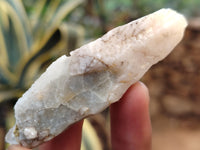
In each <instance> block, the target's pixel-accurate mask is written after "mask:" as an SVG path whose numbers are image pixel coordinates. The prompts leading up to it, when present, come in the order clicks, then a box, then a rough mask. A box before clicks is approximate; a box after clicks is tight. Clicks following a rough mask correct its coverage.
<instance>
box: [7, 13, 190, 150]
mask: <svg viewBox="0 0 200 150" xmlns="http://www.w3.org/2000/svg"><path fill="white" fill-rule="evenodd" d="M186 26H187V22H186V19H185V18H184V16H182V15H181V14H179V13H177V12H176V11H173V10H171V9H161V10H159V11H157V12H155V13H152V14H150V15H147V16H145V17H142V18H140V19H138V20H136V21H133V22H130V23H128V24H126V25H123V26H120V27H117V28H115V29H113V30H111V31H109V32H108V33H107V34H105V35H104V36H102V37H101V38H99V39H97V40H95V41H93V42H91V43H88V44H86V45H84V46H82V47H80V48H78V49H76V50H75V51H73V52H71V54H70V55H71V56H69V57H67V56H65V55H64V56H61V57H60V58H58V59H57V60H56V61H55V62H53V63H52V64H51V65H50V66H49V67H48V68H47V70H46V72H44V73H43V74H42V75H41V76H40V77H39V79H37V80H36V81H35V83H34V84H33V85H32V86H31V87H30V89H29V90H28V91H27V92H25V93H24V94H23V96H22V97H21V98H20V99H19V100H18V101H17V103H16V105H15V107H14V109H15V118H16V123H15V125H14V127H13V128H12V129H10V131H9V133H8V134H7V136H6V141H7V142H8V143H10V144H20V145H22V146H24V147H28V148H33V147H37V146H38V145H39V144H42V143H43V142H46V141H48V140H50V139H52V138H53V137H55V136H57V135H58V134H60V133H61V132H62V131H63V130H65V129H66V128H67V127H69V125H71V124H73V123H75V122H77V121H79V120H81V119H83V118H85V117H87V116H89V115H92V114H96V113H98V112H101V111H102V110H104V109H105V108H106V107H108V106H109V105H110V104H112V103H114V102H116V101H118V100H119V99H120V98H121V97H122V95H123V94H124V93H125V91H126V90H127V89H128V88H129V86H130V85H131V84H133V83H135V82H137V81H138V80H139V79H140V78H141V77H142V76H143V75H144V73H145V72H146V71H147V70H148V69H149V68H150V67H151V66H152V65H153V64H155V63H157V62H158V61H160V60H162V59H163V58H164V57H166V56H167V55H168V54H169V53H170V52H171V50H172V49H173V48H174V47H175V46H176V45H177V44H178V43H179V42H180V41H181V39H182V37H183V34H184V30H185V27H186Z"/></svg>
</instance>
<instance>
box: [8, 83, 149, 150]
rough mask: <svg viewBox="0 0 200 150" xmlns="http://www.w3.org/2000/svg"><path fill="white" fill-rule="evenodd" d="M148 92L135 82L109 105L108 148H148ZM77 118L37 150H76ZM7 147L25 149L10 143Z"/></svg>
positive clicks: (12, 149) (77, 135)
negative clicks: (109, 135) (110, 145)
mask: <svg viewBox="0 0 200 150" xmlns="http://www.w3.org/2000/svg"><path fill="white" fill-rule="evenodd" d="M148 107H149V94H148V89H147V88H146V86H145V85H144V84H143V83H141V82H138V83H136V84H134V85H132V86H131V87H130V88H129V89H128V90H127V92H126V93H125V94H124V96H123V97H122V98H121V100H120V101H118V102H116V103H114V104H112V105H111V106H110V114H111V144H112V150H122V149H124V150H150V149H151V123H150V117H149V109H148ZM82 124H83V121H80V122H78V123H76V124H74V125H73V126H71V127H70V128H69V129H67V130H66V131H64V132H63V133H62V134H60V135H59V136H57V137H56V138H54V139H53V140H51V141H49V142H47V143H45V144H43V145H42V146H40V150H57V149H59V150H79V149H80V144H81V130H82ZM8 150H29V149H26V148H22V147H20V146H16V145H15V146H14V145H13V146H10V147H9V149H8Z"/></svg>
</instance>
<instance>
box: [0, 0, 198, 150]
mask: <svg viewBox="0 0 200 150" xmlns="http://www.w3.org/2000/svg"><path fill="white" fill-rule="evenodd" d="M163 7H165V8H166V7H167V8H173V9H175V10H177V11H179V12H181V13H183V14H184V15H185V16H186V17H187V19H188V22H189V26H188V28H187V30H186V32H185V36H184V39H183V40H182V42H181V43H180V44H179V45H178V46H177V47H176V48H175V50H174V51H173V52H172V53H171V54H170V55H169V56H168V57H167V58H166V59H165V60H164V61H162V62H160V63H159V64H156V65H155V66H153V67H152V69H151V70H150V71H148V72H147V73H146V74H145V76H144V77H143V79H142V81H143V82H144V83H145V84H146V85H147V86H148V87H149V90H150V96H151V102H150V113H151V120H152V127H153V140H152V146H153V148H152V149H153V150H160V149H162V150H177V149H182V150H200V109H199V107H200V9H199V8H200V1H199V0H190V1H186V0H140V1H138V0H118V1H116V0H56V1H55V0H0V150H4V149H5V147H6V144H5V141H4V136H5V134H6V132H7V130H8V129H9V128H10V127H11V126H12V125H13V124H14V117H13V106H14V104H15V103H16V101H17V99H18V98H19V97H20V96H21V95H22V94H23V93H24V92H25V91H26V90H27V89H28V88H29V87H30V85H31V84H32V83H33V82H34V81H35V79H36V78H38V76H39V75H40V74H41V73H42V72H44V71H45V69H46V68H47V66H48V65H49V64H50V63H51V62H52V61H54V60H55V59H56V58H58V57H59V56H61V55H63V54H67V55H69V52H70V51H71V50H74V49H75V48H78V47H80V46H81V45H83V44H84V43H87V42H89V41H91V40H94V39H96V38H98V37H100V36H102V35H103V34H105V33H106V32H107V31H109V30H110V29H112V28H114V27H117V26H119V25H123V24H125V23H128V22H130V21H132V20H134V19H137V18H139V17H142V16H144V15H147V14H149V13H152V12H154V11H156V10H158V9H161V8H163ZM108 114H109V113H108V110H105V111H104V112H103V113H101V114H98V115H95V116H92V117H90V118H89V119H87V120H86V121H85V124H84V129H83V140H82V150H94V149H95V150H109V149H110V142H109V139H110V135H109V115H108Z"/></svg>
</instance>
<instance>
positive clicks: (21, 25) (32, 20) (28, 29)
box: [0, 0, 83, 103]
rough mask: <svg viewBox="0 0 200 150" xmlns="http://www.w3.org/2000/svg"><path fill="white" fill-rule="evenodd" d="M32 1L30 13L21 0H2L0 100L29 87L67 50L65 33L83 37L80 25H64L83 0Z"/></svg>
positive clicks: (0, 15) (16, 95) (0, 3)
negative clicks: (43, 69) (45, 66)
mask: <svg viewBox="0 0 200 150" xmlns="http://www.w3.org/2000/svg"><path fill="white" fill-rule="evenodd" d="M29 2H31V4H32V6H34V7H33V8H29V12H28V13H27V12H26V9H25V8H27V7H28V6H26V5H23V3H22V1H20V0H0V103H1V102H2V101H4V100H7V99H10V98H11V97H18V96H19V95H20V94H19V92H17V91H21V90H22V91H24V90H26V89H27V87H29V86H30V84H31V83H32V82H33V81H34V80H35V78H36V77H37V76H38V75H39V74H40V73H41V70H42V69H41V68H42V66H44V64H47V62H48V63H50V62H52V61H53V60H54V59H55V58H56V57H58V56H60V55H62V54H64V53H66V51H67V50H66V49H67V48H68V45H69V44H67V43H68V41H69V39H66V37H68V38H70V36H67V35H66V34H68V33H66V32H69V31H71V30H72V31H73V33H74V34H75V35H74V36H75V37H74V36H73V38H75V39H80V38H81V37H82V36H83V32H80V31H82V28H81V27H80V26H73V28H72V27H68V25H61V24H62V20H63V19H64V17H66V16H67V15H68V14H69V13H70V12H71V11H72V10H73V9H74V8H75V7H77V6H78V5H79V4H81V3H82V2H83V1H82V0H70V1H64V0H57V1H54V0H48V1H47V0H34V1H33V0H32V1H29ZM24 6H25V7H24ZM37 6H38V7H37ZM30 10H31V11H30ZM64 32H65V33H64ZM69 33H70V32H69ZM76 41H77V42H76V43H74V47H76V46H77V43H78V40H76ZM8 89H9V90H8ZM9 91H10V92H9ZM5 92H6V93H9V94H5ZM16 93H17V94H16ZM20 93H22V92H20ZM6 96H8V97H6Z"/></svg>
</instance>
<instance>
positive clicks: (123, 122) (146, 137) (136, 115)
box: [110, 82, 151, 150]
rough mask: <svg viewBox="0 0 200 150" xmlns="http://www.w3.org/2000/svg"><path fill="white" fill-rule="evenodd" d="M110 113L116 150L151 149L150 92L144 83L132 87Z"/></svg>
mask: <svg viewBox="0 0 200 150" xmlns="http://www.w3.org/2000/svg"><path fill="white" fill-rule="evenodd" d="M110 111H111V137H112V145H113V149H114V150H120V149H122V148H124V149H126V150H131V149H138V150H143V149H145V150H149V149H151V124H150V117H149V92H148V88H147V87H146V86H145V85H144V84H143V83H142V82H137V83H135V84H134V85H132V86H131V87H130V88H129V89H128V90H127V92H126V93H125V94H124V95H123V97H122V98H121V99H120V101H118V102H117V103H114V104H113V105H112V106H111V109H110Z"/></svg>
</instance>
